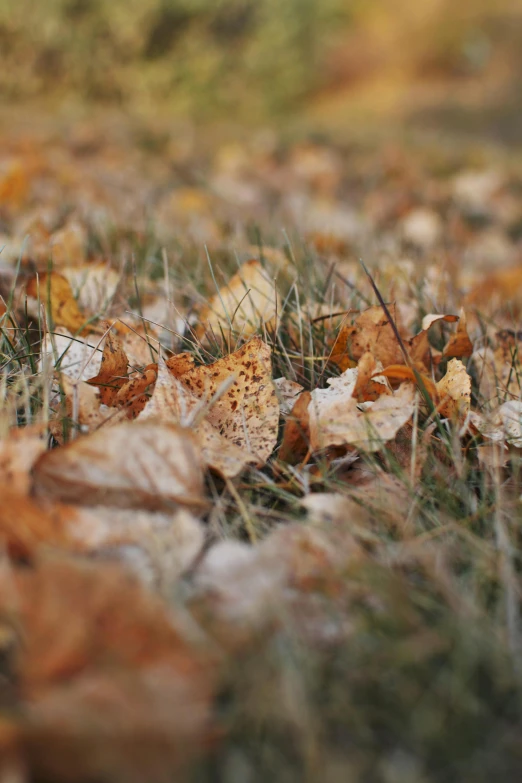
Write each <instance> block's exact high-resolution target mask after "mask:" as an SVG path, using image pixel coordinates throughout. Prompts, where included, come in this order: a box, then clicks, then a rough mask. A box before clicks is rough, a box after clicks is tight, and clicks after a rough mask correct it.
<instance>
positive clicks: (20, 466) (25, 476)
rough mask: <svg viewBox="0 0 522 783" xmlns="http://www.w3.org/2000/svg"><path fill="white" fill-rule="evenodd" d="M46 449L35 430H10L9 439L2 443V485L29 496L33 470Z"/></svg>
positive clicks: (0, 474)
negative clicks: (30, 474)
mask: <svg viewBox="0 0 522 783" xmlns="http://www.w3.org/2000/svg"><path fill="white" fill-rule="evenodd" d="M46 448H47V447H46V443H45V440H44V439H43V438H42V436H41V435H38V434H37V433H36V432H35V430H34V429H33V428H30V427H26V428H19V429H13V430H10V431H9V433H8V435H7V438H6V439H5V440H2V441H0V484H2V485H4V486H8V487H9V489H10V491H11V492H18V493H20V494H21V495H25V494H27V492H28V491H29V488H30V476H29V473H30V471H31V468H32V467H33V465H34V463H35V462H36V460H37V459H38V457H39V456H40V455H41V454H43V452H44V451H45V450H46ZM2 503H5V501H4V500H3V501H2ZM0 505H1V504H0Z"/></svg>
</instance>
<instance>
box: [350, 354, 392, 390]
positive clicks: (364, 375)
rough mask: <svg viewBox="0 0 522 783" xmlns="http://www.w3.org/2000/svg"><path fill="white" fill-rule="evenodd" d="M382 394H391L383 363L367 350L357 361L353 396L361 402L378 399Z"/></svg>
mask: <svg viewBox="0 0 522 783" xmlns="http://www.w3.org/2000/svg"><path fill="white" fill-rule="evenodd" d="M381 394H391V389H390V386H389V384H388V382H387V380H386V377H385V375H384V374H383V372H382V365H381V364H380V362H376V361H375V358H374V356H373V354H371V353H370V352H369V351H367V352H366V353H363V355H362V356H361V358H360V359H359V361H358V363H357V383H356V384H355V389H354V391H353V396H354V397H356V398H357V399H358V400H359V402H368V401H369V400H376V399H377V398H378V397H380V396H381Z"/></svg>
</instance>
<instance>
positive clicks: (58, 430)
mask: <svg viewBox="0 0 522 783" xmlns="http://www.w3.org/2000/svg"><path fill="white" fill-rule="evenodd" d="M59 383H60V386H61V390H62V392H63V394H64V397H65V410H64V408H63V405H62V401H61V400H58V401H57V403H56V405H55V418H54V419H53V420H52V421H51V423H50V429H51V432H52V435H53V437H54V439H55V440H56V441H57V442H58V443H60V444H61V443H63V442H64V440H65V439H66V434H67V433H70V431H71V428H72V430H73V431H76V432H79V433H81V434H87V433H89V432H94V431H95V430H97V429H98V428H99V427H101V426H102V425H103V424H107V423H109V422H110V423H111V424H116V423H117V422H118V421H120V420H121V418H122V416H121V415H120V414H119V413H118V412H117V411H114V410H111V409H110V408H109V407H107V406H106V405H103V404H102V403H101V402H100V398H99V396H98V394H97V393H96V390H95V389H93V387H92V386H90V385H89V384H88V383H85V381H75V380H73V379H72V378H69V377H68V376H67V375H64V374H61V375H60V381H59Z"/></svg>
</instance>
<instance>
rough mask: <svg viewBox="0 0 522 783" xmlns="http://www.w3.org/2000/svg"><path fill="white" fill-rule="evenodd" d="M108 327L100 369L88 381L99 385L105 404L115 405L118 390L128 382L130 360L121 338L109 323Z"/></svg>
mask: <svg viewBox="0 0 522 783" xmlns="http://www.w3.org/2000/svg"><path fill="white" fill-rule="evenodd" d="M107 328H108V332H107V335H106V337H105V346H104V348H103V355H102V360H101V367H100V371H99V373H98V374H97V375H96V376H95V377H94V378H89V380H88V381H87V383H90V384H91V385H92V386H98V389H99V395H100V400H101V402H102V403H103V404H104V405H109V406H113V405H115V404H116V401H117V397H118V392H119V391H120V389H121V388H122V387H123V386H125V385H126V384H127V383H128V378H127V368H128V360H127V354H126V353H125V351H124V350H123V345H122V343H121V340H120V339H119V337H117V335H115V334H113V333H112V331H111V329H110V327H109V326H108V325H107Z"/></svg>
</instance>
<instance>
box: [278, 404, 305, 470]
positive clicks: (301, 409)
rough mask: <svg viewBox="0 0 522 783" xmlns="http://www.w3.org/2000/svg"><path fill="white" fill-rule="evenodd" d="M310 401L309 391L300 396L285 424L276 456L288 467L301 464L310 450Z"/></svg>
mask: <svg viewBox="0 0 522 783" xmlns="http://www.w3.org/2000/svg"><path fill="white" fill-rule="evenodd" d="M311 399H312V396H311V394H310V392H309V391H304V392H303V393H302V394H300V395H299V397H298V398H297V400H296V402H295V404H294V407H293V408H292V411H291V413H290V415H289V416H288V418H287V420H286V422H285V429H284V431H283V441H282V443H281V447H280V449H279V452H278V455H277V456H278V457H279V459H280V460H282V461H283V462H288V463H289V464H290V465H296V464H297V463H298V462H301V461H302V460H303V459H304V458H305V456H306V454H307V453H308V450H309V448H310V422H309V417H310V413H309V410H310V401H311Z"/></svg>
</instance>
